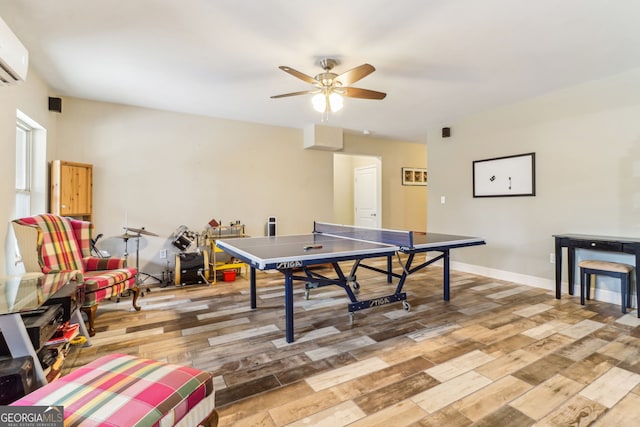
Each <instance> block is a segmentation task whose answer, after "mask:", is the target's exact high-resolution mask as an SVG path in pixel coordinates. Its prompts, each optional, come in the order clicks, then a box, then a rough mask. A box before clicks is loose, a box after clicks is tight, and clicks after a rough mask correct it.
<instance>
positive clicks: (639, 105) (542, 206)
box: [427, 70, 640, 303]
mask: <svg viewBox="0 0 640 427" xmlns="http://www.w3.org/2000/svg"><path fill="white" fill-rule="evenodd" d="M639 118H640V70H634V71H630V72H628V73H625V74H621V75H618V76H615V77H612V78H609V79H606V80H601V81H596V82H591V83H589V84H585V85H580V86H576V87H574V88H570V89H567V90H564V91H560V92H555V93H552V94H549V95H547V96H543V97H539V98H536V99H531V100H528V101H525V102H522V103H518V104H514V105H510V106H507V107H504V108H500V109H496V110H493V111H488V112H486V113H483V114H478V115H476V116H473V117H469V118H467V119H464V120H459V121H458V122H456V123H451V124H450V125H451V128H452V137H451V138H447V139H443V138H441V137H440V135H439V134H440V130H439V129H433V130H431V131H429V132H428V137H427V142H428V149H429V162H428V163H429V223H428V227H429V229H430V230H432V231H436V230H437V231H441V232H446V233H458V234H468V235H476V236H481V237H484V238H486V241H487V245H486V246H484V247H476V248H468V249H463V250H459V251H455V253H454V254H453V257H454V259H455V260H457V261H458V263H462V264H463V265H461V264H458V266H459V267H462V268H471V267H473V268H471V270H473V271H475V272H481V273H482V272H484V273H487V274H488V275H494V276H499V277H503V278H507V279H515V280H516V281H521V282H526V283H529V284H534V285H538V286H544V287H551V285H552V283H553V278H554V265H553V264H551V263H550V253H551V252H553V248H554V246H553V238H552V235H553V234H558V233H585V234H597V235H613V236H616V235H618V236H635V237H637V236H640V119H639ZM527 152H535V153H536V188H537V195H536V196H535V197H505V198H475V199H474V198H473V197H472V174H471V171H472V161H474V160H480V159H486V158H493V157H501V156H506V155H512V154H520V153H527ZM441 196H446V203H445V204H441V203H440V197H441ZM601 255H602V254H601ZM598 256H600V255H598ZM606 256H607V257H609V256H611V254H608V255H606ZM465 264H466V267H465ZM565 269H566V268H565ZM564 279H565V280H566V272H565V273H564ZM616 283H617V282H616V281H614V283H613V284H610V285H609V286H610V289H617V288H618V287H619V285H617V284H616ZM605 285H606V284H605ZM609 297H610V298H612V301H613V302H616V303H618V301H619V300H618V297H617V294H615V292H614V293H612V294H611V295H609Z"/></svg>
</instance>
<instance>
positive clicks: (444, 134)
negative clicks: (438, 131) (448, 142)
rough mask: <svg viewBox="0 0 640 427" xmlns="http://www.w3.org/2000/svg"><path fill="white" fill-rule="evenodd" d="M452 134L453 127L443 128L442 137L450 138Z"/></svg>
mask: <svg viewBox="0 0 640 427" xmlns="http://www.w3.org/2000/svg"><path fill="white" fill-rule="evenodd" d="M450 136H451V128H442V137H443V138H449V137H450Z"/></svg>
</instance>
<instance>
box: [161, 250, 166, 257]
mask: <svg viewBox="0 0 640 427" xmlns="http://www.w3.org/2000/svg"><path fill="white" fill-rule="evenodd" d="M166 257H167V250H166V249H160V259H165V258H166Z"/></svg>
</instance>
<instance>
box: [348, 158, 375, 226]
mask: <svg viewBox="0 0 640 427" xmlns="http://www.w3.org/2000/svg"><path fill="white" fill-rule="evenodd" d="M379 175H380V174H379V171H378V167H377V165H375V164H374V165H371V166H364V167H360V168H355V169H354V170H353V207H354V210H353V218H354V221H353V225H355V226H357V227H369V228H380V227H381V216H382V215H381V214H382V209H381V207H380V203H379V202H378V201H379V199H380V198H381V195H380V191H379V190H380V186H379V185H378V182H379Z"/></svg>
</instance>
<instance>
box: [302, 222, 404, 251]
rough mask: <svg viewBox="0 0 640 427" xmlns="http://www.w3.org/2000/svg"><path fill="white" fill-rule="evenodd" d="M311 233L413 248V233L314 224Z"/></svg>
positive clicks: (322, 223)
mask: <svg viewBox="0 0 640 427" xmlns="http://www.w3.org/2000/svg"><path fill="white" fill-rule="evenodd" d="M313 232H314V233H316V234H325V235H329V236H335V237H341V238H345V239H353V240H362V241H366V242H373V243H382V244H385V245H393V246H399V247H401V248H413V231H404V230H387V229H383V228H366V227H356V226H352V225H341V224H330V223H326V222H314V223H313Z"/></svg>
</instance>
